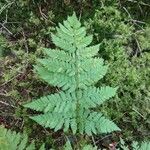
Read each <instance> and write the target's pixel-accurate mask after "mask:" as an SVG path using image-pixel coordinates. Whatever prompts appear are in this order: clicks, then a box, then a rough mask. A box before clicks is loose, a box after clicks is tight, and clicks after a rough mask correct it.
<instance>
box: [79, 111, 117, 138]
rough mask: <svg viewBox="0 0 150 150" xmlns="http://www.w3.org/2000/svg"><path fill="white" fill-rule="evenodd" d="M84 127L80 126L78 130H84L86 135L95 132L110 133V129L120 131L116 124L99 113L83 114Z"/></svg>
mask: <svg viewBox="0 0 150 150" xmlns="http://www.w3.org/2000/svg"><path fill="white" fill-rule="evenodd" d="M82 121H84V124H85V125H84V129H83V128H80V129H81V130H80V132H82V133H83V132H85V133H86V134H87V135H92V134H93V133H94V134H97V133H110V132H112V131H115V130H116V131H120V129H119V128H118V127H117V125H116V124H114V123H113V122H112V121H110V120H109V119H107V118H105V117H104V116H103V115H102V114H101V113H97V112H87V113H85V114H84V118H83V120H82Z"/></svg>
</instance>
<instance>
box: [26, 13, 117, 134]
mask: <svg viewBox="0 0 150 150" xmlns="http://www.w3.org/2000/svg"><path fill="white" fill-rule="evenodd" d="M56 29H57V34H56V35H54V34H52V41H53V43H54V44H55V45H56V47H57V49H56V50H52V49H44V52H45V54H46V57H45V58H43V59H38V60H37V62H38V63H37V65H36V66H35V70H36V73H37V74H38V75H39V77H40V78H41V79H43V80H45V81H46V82H47V83H48V84H50V85H53V86H57V87H60V88H61V89H62V91H61V92H58V93H55V94H50V95H48V96H44V97H41V98H39V99H37V100H34V101H32V102H30V103H28V104H26V105H24V106H25V107H27V108H30V109H33V110H36V111H41V112H43V114H41V115H37V116H33V117H31V118H32V119H33V120H35V121H36V122H37V123H39V124H41V125H42V126H45V127H50V128H54V129H55V131H57V130H59V129H61V128H63V129H64V131H65V132H66V131H68V130H69V129H70V128H71V130H72V131H73V133H74V134H75V133H76V132H78V133H81V134H83V133H86V134H88V135H91V134H92V133H94V134H97V133H108V132H112V131H116V130H120V129H119V128H118V127H117V126H116V125H115V124H114V123H113V122H112V121H110V120H108V119H106V118H105V117H104V116H103V115H102V114H101V113H97V112H94V111H91V110H90V108H94V107H97V106H98V105H100V104H102V103H103V102H105V101H106V100H108V99H109V98H111V97H113V96H114V95H115V93H116V90H117V88H112V87H109V86H106V87H101V88H96V87H94V84H95V83H96V82H97V81H98V80H100V79H101V78H103V76H104V75H105V74H106V72H107V68H108V67H107V66H105V65H104V62H103V59H101V58H96V57H94V56H95V55H96V54H97V52H98V50H99V44H98V45H95V46H89V45H90V44H91V42H92V39H93V38H92V36H91V35H89V36H87V35H86V30H85V28H84V27H81V23H80V22H79V21H78V19H77V17H76V15H75V14H73V16H71V17H68V19H67V20H66V21H64V22H63V24H59V28H56Z"/></svg>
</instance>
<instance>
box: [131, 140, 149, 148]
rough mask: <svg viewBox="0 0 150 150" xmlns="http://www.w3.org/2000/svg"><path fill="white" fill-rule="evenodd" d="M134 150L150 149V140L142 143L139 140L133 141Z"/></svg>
mask: <svg viewBox="0 0 150 150" xmlns="http://www.w3.org/2000/svg"><path fill="white" fill-rule="evenodd" d="M132 148H133V150H149V149H150V142H146V141H144V142H142V143H141V145H140V144H139V143H138V142H135V141H134V142H133V143H132Z"/></svg>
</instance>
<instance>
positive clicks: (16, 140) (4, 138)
mask: <svg viewBox="0 0 150 150" xmlns="http://www.w3.org/2000/svg"><path fill="white" fill-rule="evenodd" d="M0 149H1V150H35V149H36V148H35V144H34V143H31V144H28V137H27V135H25V134H20V133H16V132H15V131H11V130H7V129H6V128H4V127H3V126H0ZM40 150H45V147H44V145H42V147H41V148H40Z"/></svg>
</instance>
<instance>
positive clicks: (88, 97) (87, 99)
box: [80, 86, 117, 108]
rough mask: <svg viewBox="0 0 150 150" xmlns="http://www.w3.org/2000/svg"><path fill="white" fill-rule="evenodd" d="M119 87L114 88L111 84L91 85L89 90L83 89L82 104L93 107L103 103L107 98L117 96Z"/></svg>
mask: <svg viewBox="0 0 150 150" xmlns="http://www.w3.org/2000/svg"><path fill="white" fill-rule="evenodd" d="M116 91H117V88H112V87H109V86H106V87H101V88H96V87H89V88H87V90H84V91H83V97H82V99H81V101H80V102H81V105H82V106H83V107H85V108H93V107H96V106H97V105H100V104H102V103H103V102H105V101H106V100H108V99H110V98H111V97H113V96H115V94H116Z"/></svg>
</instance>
